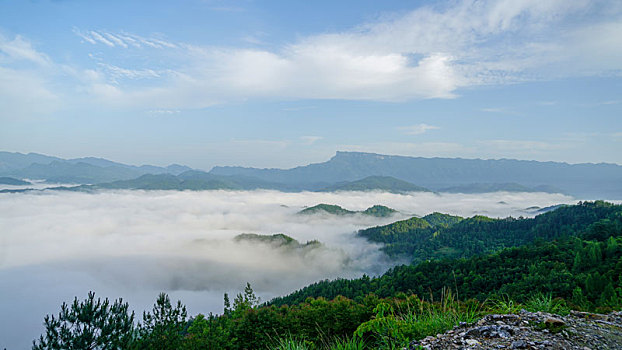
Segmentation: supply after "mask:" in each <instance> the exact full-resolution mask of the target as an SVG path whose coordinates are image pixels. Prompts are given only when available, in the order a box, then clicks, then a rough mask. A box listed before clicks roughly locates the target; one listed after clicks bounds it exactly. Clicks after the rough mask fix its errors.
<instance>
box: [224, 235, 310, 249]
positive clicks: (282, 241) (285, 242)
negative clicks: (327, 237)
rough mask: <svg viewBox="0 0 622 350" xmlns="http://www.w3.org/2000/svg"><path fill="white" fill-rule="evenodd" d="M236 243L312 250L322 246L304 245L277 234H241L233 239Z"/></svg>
mask: <svg viewBox="0 0 622 350" xmlns="http://www.w3.org/2000/svg"><path fill="white" fill-rule="evenodd" d="M233 239H234V240H235V241H236V242H252V243H264V244H270V245H273V246H278V247H288V248H312V247H319V246H321V245H322V244H321V243H320V242H319V241H317V240H313V241H308V242H306V243H300V242H298V240H296V239H294V238H292V237H290V236H288V235H286V234H283V233H277V234H274V235H259V234H256V233H242V234H239V235H237V236H235V237H234V238H233Z"/></svg>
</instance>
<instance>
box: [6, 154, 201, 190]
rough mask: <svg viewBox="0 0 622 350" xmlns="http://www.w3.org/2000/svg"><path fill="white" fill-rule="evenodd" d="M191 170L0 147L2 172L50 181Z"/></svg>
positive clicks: (100, 179) (98, 180) (122, 177)
mask: <svg viewBox="0 0 622 350" xmlns="http://www.w3.org/2000/svg"><path fill="white" fill-rule="evenodd" d="M188 170H191V168H189V167H187V166H183V165H178V164H172V165H169V166H167V167H159V166H154V165H141V166H135V165H127V164H123V163H118V162H113V161H110V160H107V159H103V158H95V157H85V158H75V159H62V158H58V157H52V156H46V155H43V154H38V153H28V154H23V153H12V152H1V151H0V176H10V177H16V178H27V179H41V180H46V181H47V182H59V183H101V182H110V181H118V180H129V179H134V178H137V177H139V176H141V175H145V174H173V175H178V174H181V173H183V172H185V171H188Z"/></svg>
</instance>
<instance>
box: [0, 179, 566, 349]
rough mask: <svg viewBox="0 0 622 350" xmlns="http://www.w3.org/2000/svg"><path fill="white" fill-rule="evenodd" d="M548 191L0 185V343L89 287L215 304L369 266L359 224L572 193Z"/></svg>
mask: <svg viewBox="0 0 622 350" xmlns="http://www.w3.org/2000/svg"><path fill="white" fill-rule="evenodd" d="M572 202H574V199H572V198H570V197H567V196H563V195H559V194H544V193H493V194H484V195H461V194H446V195H445V194H444V195H438V194H433V193H413V194H411V195H399V194H391V193H381V192H340V193H310V192H303V193H281V192H276V191H240V192H232V191H201V192H191V191H184V192H180V191H152V192H144V191H120V192H99V193H72V192H56V191H44V192H30V193H6V194H0V280H1V281H2V284H0V300H5V301H6V300H11V303H6V302H3V304H1V305H0V313H1V314H3V315H5V317H3V320H2V321H0V339H8V340H4V341H7V343H6V344H3V343H2V342H3V341H0V348H1V347H4V346H6V347H9V348H12V347H16V346H17V347H20V348H21V347H24V346H26V345H27V344H28V343H29V342H30V341H31V339H32V338H33V337H34V336H36V335H37V334H38V333H40V332H41V331H42V327H41V326H40V325H41V322H42V320H43V316H45V314H46V313H53V312H57V310H58V307H59V305H60V304H61V303H62V302H63V301H67V300H71V299H73V297H74V296H76V295H77V296H79V297H80V298H84V297H85V296H86V294H87V292H88V291H89V290H94V291H96V293H97V294H98V295H101V296H107V297H110V298H117V297H124V298H125V299H126V300H128V301H130V302H131V306H132V307H133V308H135V309H136V310H137V311H138V312H139V313H140V312H142V309H144V308H146V307H148V306H149V305H150V304H152V303H153V301H154V300H155V296H156V295H157V293H158V292H159V291H166V292H169V293H171V294H172V295H173V296H174V297H180V298H182V300H183V301H184V302H185V303H186V304H188V306H189V309H190V310H189V311H190V314H196V313H199V312H202V313H207V312H210V311H212V312H220V311H221V310H222V302H221V301H222V294H223V293H224V292H230V293H232V294H234V293H235V292H236V291H238V290H240V289H241V288H242V287H243V286H244V284H245V283H246V282H250V283H251V284H252V285H253V287H254V289H255V290H256V291H257V292H258V294H259V295H260V296H262V297H263V299H264V300H265V299H269V298H271V297H273V296H276V295H281V294H286V293H288V292H291V291H293V290H295V289H297V288H300V287H302V286H304V285H306V284H309V283H312V282H315V281H317V280H320V279H325V278H336V277H346V278H348V277H357V276H360V275H362V274H363V273H367V274H372V275H373V274H379V273H382V272H383V271H384V270H385V269H387V268H388V267H389V266H390V263H389V262H388V261H387V260H386V259H385V257H384V256H383V255H382V254H381V253H380V252H379V250H378V246H376V245H373V244H370V243H368V242H366V241H365V240H362V239H359V238H356V237H355V235H354V234H355V232H356V231H357V230H358V229H361V228H365V227H370V226H375V225H380V224H385V223H389V222H393V221H395V220H398V219H402V218H406V217H410V216H411V215H425V214H428V213H431V212H434V211H440V212H444V213H450V214H457V215H461V216H472V215H474V214H484V215H488V216H493V217H505V216H509V215H513V216H520V215H522V216H530V215H533V211H525V210H524V209H525V208H527V207H531V206H540V207H544V206H549V205H553V204H559V203H572ZM318 203H329V204H337V205H340V206H342V207H344V208H346V209H349V210H364V209H366V208H368V207H370V206H372V205H375V204H382V205H386V206H389V207H391V208H394V209H397V210H399V211H400V214H398V215H396V216H395V217H392V218H383V219H379V218H374V217H369V216H364V215H352V216H330V215H313V216H303V215H296V213H297V212H298V211H299V210H301V209H302V208H304V207H305V206H312V205H316V204H318ZM240 233H257V234H275V233H284V234H287V235H289V236H292V237H293V238H295V239H297V240H299V241H300V242H301V243H304V242H306V241H309V240H315V239H317V240H319V241H320V242H322V243H324V244H323V245H322V246H320V247H317V248H313V249H311V248H306V249H292V248H287V247H282V246H274V245H270V244H257V243H249V242H235V241H234V240H233V237H235V236H236V235H238V234H240Z"/></svg>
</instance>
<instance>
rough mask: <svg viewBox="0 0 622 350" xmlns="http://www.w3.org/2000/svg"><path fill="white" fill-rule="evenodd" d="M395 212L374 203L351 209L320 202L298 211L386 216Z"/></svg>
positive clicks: (305, 213) (307, 213)
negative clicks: (362, 208) (365, 206)
mask: <svg viewBox="0 0 622 350" xmlns="http://www.w3.org/2000/svg"><path fill="white" fill-rule="evenodd" d="M395 213H397V210H395V209H391V208H389V207H386V206H384V205H374V206H372V207H369V208H367V209H365V210H363V211H352V210H348V209H345V208H342V207H340V206H338V205H334V204H325V203H320V204H318V205H314V206H312V207H309V208H305V209H302V210H301V211H299V212H298V214H300V215H313V214H331V215H354V214H363V215H369V216H376V217H388V216H391V215H393V214H395Z"/></svg>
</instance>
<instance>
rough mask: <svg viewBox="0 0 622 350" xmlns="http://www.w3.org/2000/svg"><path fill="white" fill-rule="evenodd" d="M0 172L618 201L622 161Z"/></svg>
mask: <svg viewBox="0 0 622 350" xmlns="http://www.w3.org/2000/svg"><path fill="white" fill-rule="evenodd" d="M144 175H162V176H159V177H158V176H146V177H143V176H144ZM164 175H170V176H164ZM0 177H12V178H16V179H37V180H45V181H47V182H56V183H77V184H93V185H97V186H95V187H97V188H103V189H105V188H118V189H153V190H157V189H171V190H173V189H190V190H204V189H230V190H252V189H273V190H279V191H290V192H297V191H373V190H379V191H388V192H393V193H405V192H416V191H429V190H431V191H436V192H454V193H484V192H496V191H508V192H549V193H564V194H569V195H573V196H575V197H579V198H581V199H609V200H614V199H622V166H620V165H616V164H567V163H558V162H538V161H524V160H512V159H497V160H483V159H462V158H421V157H406V156H388V155H380V154H374V153H361V152H337V154H336V155H335V156H334V157H332V158H331V159H330V160H328V161H326V162H323V163H315V164H309V165H305V166H299V167H295V168H292V169H257V168H244V167H214V168H213V169H212V170H211V171H209V172H204V171H196V170H192V169H191V168H189V167H186V166H182V165H177V164H173V165H169V166H167V167H158V166H152V165H142V166H134V165H127V164H122V163H117V162H113V161H109V160H106V159H102V158H93V157H86V158H76V159H61V158H58V157H51V156H45V155H41V154H36V153H29V154H21V153H10V152H0ZM124 181H125V182H124Z"/></svg>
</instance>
